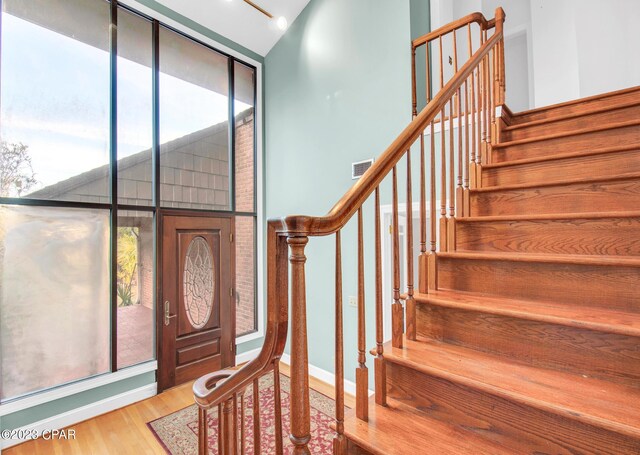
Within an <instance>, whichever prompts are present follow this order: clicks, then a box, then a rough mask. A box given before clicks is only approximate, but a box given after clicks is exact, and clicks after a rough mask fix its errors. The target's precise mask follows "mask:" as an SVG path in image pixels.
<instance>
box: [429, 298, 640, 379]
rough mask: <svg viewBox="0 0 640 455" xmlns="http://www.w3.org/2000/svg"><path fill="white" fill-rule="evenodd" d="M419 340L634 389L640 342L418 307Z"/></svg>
mask: <svg viewBox="0 0 640 455" xmlns="http://www.w3.org/2000/svg"><path fill="white" fill-rule="evenodd" d="M417 329H418V335H419V336H423V337H427V338H431V339H435V340H438V341H443V342H446V343H450V344H454V345H458V346H464V347H468V348H471V349H475V350H479V351H484V352H488V353H491V354H496V355H500V356H504V357H508V358H512V359H513V360H514V361H516V362H520V363H526V364H529V365H533V366H537V367H543V368H551V369H555V370H560V371H566V372H570V373H574V374H579V375H586V376H589V377H596V378H600V379H606V380H609V381H612V382H618V383H621V384H628V385H634V384H638V381H640V338H637V337H631V336H625V335H618V334H611V333H605V332H600V331H593V330H585V329H579V328H576V327H568V326H564V325H557V324H551V323H546V322H539V321H530V320H526V319H518V318H515V317H509V316H502V315H495V314H490V313H483V312H477V311H466V310H461V309H458V308H443V307H440V306H436V305H430V304H426V303H421V304H420V305H419V306H418V311H417Z"/></svg>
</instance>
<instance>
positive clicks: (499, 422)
mask: <svg viewBox="0 0 640 455" xmlns="http://www.w3.org/2000/svg"><path fill="white" fill-rule="evenodd" d="M387 372H388V378H387V381H388V382H387V384H388V389H387V390H388V395H389V396H390V397H392V398H395V399H397V400H399V401H402V402H405V403H406V404H409V405H411V406H414V407H416V408H418V409H420V410H421V411H423V412H425V413H427V414H428V415H429V416H431V417H433V418H436V419H439V420H442V421H448V422H456V423H458V424H460V425H462V426H464V427H465V428H466V429H468V430H471V431H475V432H477V433H478V434H481V435H482V436H484V437H487V438H489V439H492V440H493V441H495V442H497V443H504V444H513V441H514V440H517V441H518V444H519V445H520V447H519V448H520V449H521V450H523V451H526V453H540V454H542V453H553V454H575V453H581V454H594V455H595V454H617V455H620V454H635V453H638V451H639V450H640V441H638V440H633V439H631V438H630V437H627V436H624V435H620V434H616V433H613V432H611V431H608V430H604V429H601V428H597V427H594V426H591V425H586V424H584V423H581V422H578V421H575V420H572V419H570V418H566V417H563V416H559V415H554V414H551V413H549V412H545V411H541V410H539V409H536V408H534V407H532V406H528V405H525V404H522V403H517V402H513V401H511V400H508V399H506V398H502V397H499V396H496V395H493V394H489V393H487V392H484V391H480V390H477V389H475V388H472V387H468V386H465V385H462V384H458V383H455V382H452V381H448V380H445V379H442V378H438V377H436V376H432V375H429V374H425V373H421V372H418V371H416V370H413V369H410V368H407V367H405V366H402V365H398V364H394V363H391V362H390V363H389V365H388V366H387ZM518 453H519V452H518Z"/></svg>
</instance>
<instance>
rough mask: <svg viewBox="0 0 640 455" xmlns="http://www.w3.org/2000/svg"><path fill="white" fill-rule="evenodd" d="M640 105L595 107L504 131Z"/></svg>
mask: <svg viewBox="0 0 640 455" xmlns="http://www.w3.org/2000/svg"><path fill="white" fill-rule="evenodd" d="M638 104H640V101H639V100H631V101H627V102H626V103H619V104H616V105H613V106H602V107H595V108H592V109H589V110H586V111H582V112H572V113H570V114H564V115H559V116H557V117H552V118H548V119H542V120H532V121H530V122H523V123H516V124H513V125H509V126H507V127H505V128H504V129H503V131H514V130H519V129H523V128H527V127H530V126H538V125H545V124H548V123H554V122H561V121H563V120H571V119H575V118H580V117H587V116H589V115H593V114H601V113H604V112H610V111H615V110H619V109H624V108H627V107H632V106H637V105H638Z"/></svg>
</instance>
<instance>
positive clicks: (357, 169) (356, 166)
mask: <svg viewBox="0 0 640 455" xmlns="http://www.w3.org/2000/svg"><path fill="white" fill-rule="evenodd" d="M372 164H373V158H369V159H368V160H364V161H358V162H357V163H351V180H355V179H359V178H360V177H362V174H364V173H365V172H366V171H367V169H369V168H370V167H371V165H372Z"/></svg>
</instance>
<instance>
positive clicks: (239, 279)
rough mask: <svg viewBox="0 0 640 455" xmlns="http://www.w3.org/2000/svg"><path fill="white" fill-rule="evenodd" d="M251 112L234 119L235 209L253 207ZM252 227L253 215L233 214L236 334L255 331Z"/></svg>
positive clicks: (251, 210) (252, 130)
mask: <svg viewBox="0 0 640 455" xmlns="http://www.w3.org/2000/svg"><path fill="white" fill-rule="evenodd" d="M253 133H254V122H253V113H251V115H248V116H246V117H244V119H242V120H240V119H238V120H236V210H237V211H241V212H253V211H254V210H255V209H254V200H253V199H254V186H255V185H254V143H253V142H254V134H253ZM254 238H255V228H254V218H253V217H236V333H237V334H238V335H242V334H244V333H247V332H251V331H253V330H255V328H256V327H255V325H256V323H255V319H256V314H255V297H256V286H255V252H256V248H255V242H254Z"/></svg>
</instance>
